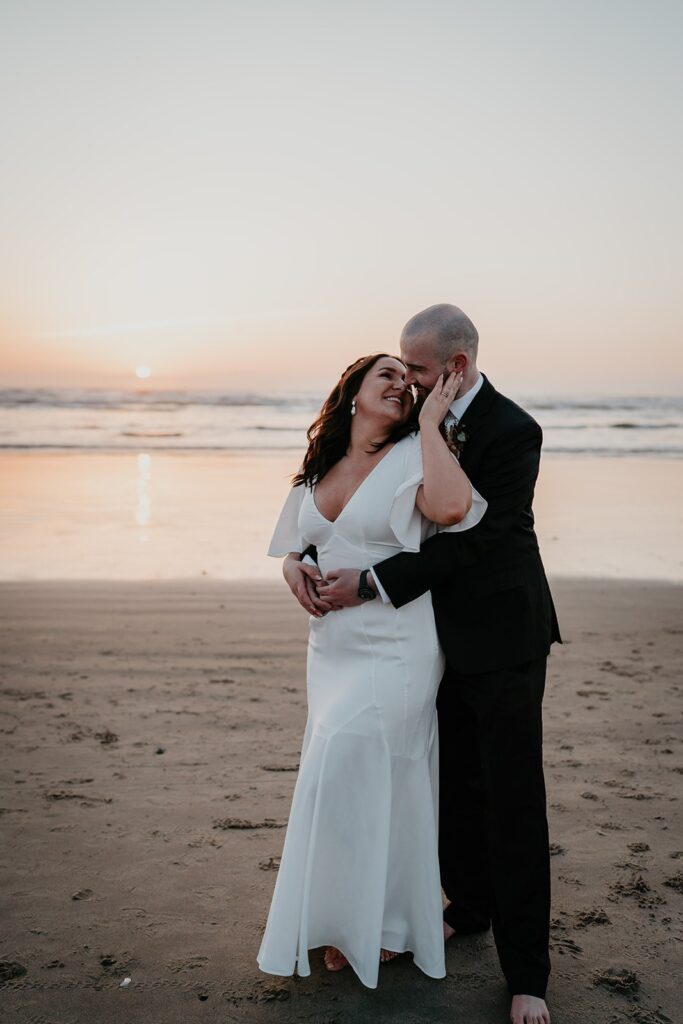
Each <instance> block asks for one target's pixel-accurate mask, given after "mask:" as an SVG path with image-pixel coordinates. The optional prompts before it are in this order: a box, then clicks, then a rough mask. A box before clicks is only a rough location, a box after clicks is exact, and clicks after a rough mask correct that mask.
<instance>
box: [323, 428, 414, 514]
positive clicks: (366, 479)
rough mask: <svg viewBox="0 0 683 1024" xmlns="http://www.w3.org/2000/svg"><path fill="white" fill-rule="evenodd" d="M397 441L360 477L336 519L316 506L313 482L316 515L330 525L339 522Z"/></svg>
mask: <svg viewBox="0 0 683 1024" xmlns="http://www.w3.org/2000/svg"><path fill="white" fill-rule="evenodd" d="M399 442H400V439H399V441H394V443H393V444H392V446H391V448H390V449H389V451H388V452H385V453H384V455H383V456H382V458H381V459H380V460H379V462H376V463H375V465H374V466H373V467H372V469H371V470H370V472H369V473H368V474H367V476H364V477H363V479H362V480H361V482H360V483H359V484H358V487H356V489H355V491H354V492H353V494H352V495H351V497H350V498H349V500H348V501H347V502H346V504H345V505H343V506H342V509H341V512H340V513H339V515H338V516H337V518H336V519H328V518H327V516H325V515H323V513H322V512H321V511H320V509H319V508H318V503H317V501H316V500H315V489H316V487H317V486H318V485H317V483H316V484H314V485H313V487H312V488H311V498H312V499H313V505H314V506H315V510H316V512H317V513H318V515H319V516H320V518H321V519H324V520H325V522H326V523H329V525H330V526H334V524H335V523H338V522H339V520H340V519H341V517H342V516H343V515H344V513H345V512H346V510H347V508H348V507H349V505H350V504H351V502H352V501H353V499H354V498H355V497H356V495H357V494H358V492H359V491H360V490H362V488H363V487H364V485H365V484H366V483H367V482H368V480H369V479H370V477H371V476H372V474H373V473H374V472H375V470H377V469H379V467H380V466H381V465H382V463H383V462H384V460H385V459H387V458H388V457H389V455H391V453H392V452H393V450H394V448H396V447H397V445H398V444H399Z"/></svg>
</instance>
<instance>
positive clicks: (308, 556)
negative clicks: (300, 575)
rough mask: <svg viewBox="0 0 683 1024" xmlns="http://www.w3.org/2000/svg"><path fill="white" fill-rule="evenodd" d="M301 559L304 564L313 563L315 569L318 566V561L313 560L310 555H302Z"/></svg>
mask: <svg viewBox="0 0 683 1024" xmlns="http://www.w3.org/2000/svg"><path fill="white" fill-rule="evenodd" d="M301 561H302V562H303V563H304V565H314V566H315V567H316V569H317V568H318V563H317V562H316V561H315V559H314V558H311V556H310V555H304V557H303V558H302V559H301Z"/></svg>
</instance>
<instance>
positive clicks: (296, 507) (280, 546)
mask: <svg viewBox="0 0 683 1024" xmlns="http://www.w3.org/2000/svg"><path fill="white" fill-rule="evenodd" d="M305 490H306V487H305V485H304V484H299V485H298V486H297V487H292V488H290V491H289V494H288V495H287V498H286V500H285V503H284V505H283V506H282V511H281V512H280V517H279V519H278V521H277V523H276V524H275V530H274V532H273V536H272V537H271V540H270V547H269V548H268V554H269V555H270V556H271V557H272V558H283V557H284V556H285V555H288V554H289V552H290V551H299V552H301V551H303V550H304V548H306V547H307V546H308V545H307V543H306V542H304V539H303V537H302V536H301V530H300V528H299V512H300V511H301V503H302V502H303V499H304V492H305Z"/></svg>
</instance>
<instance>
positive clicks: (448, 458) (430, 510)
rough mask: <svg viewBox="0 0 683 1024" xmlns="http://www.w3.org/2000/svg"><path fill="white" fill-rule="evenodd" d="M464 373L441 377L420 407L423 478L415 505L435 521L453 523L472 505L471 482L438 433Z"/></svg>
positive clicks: (444, 524)
mask: <svg viewBox="0 0 683 1024" xmlns="http://www.w3.org/2000/svg"><path fill="white" fill-rule="evenodd" d="M461 380H462V375H460V376H459V377H458V376H456V374H454V373H452V374H451V375H450V377H449V378H448V380H447V381H446V382H445V383H444V382H443V378H442V377H439V379H438V380H437V382H436V385H435V386H434V389H433V391H432V392H431V394H430V395H429V396H428V397H427V399H426V401H425V403H424V405H423V406H422V409H421V410H420V445H421V448H422V469H423V474H424V481H423V483H422V486H421V487H420V489H419V490H418V492H417V496H416V498H415V504H416V505H417V507H418V508H419V510H420V512H422V514H423V515H424V516H425V517H426V518H427V519H431V521H432V522H433V523H438V524H439V525H440V526H452V525H453V524H455V523H459V522H460V520H461V519H464V518H465V516H466V515H467V513H468V512H469V510H470V508H471V507H472V485H471V484H470V482H469V480H468V478H467V476H466V475H465V473H463V471H462V469H461V468H460V465H459V463H458V461H457V459H455V458H454V456H453V455H452V453H451V452H450V450H449V448H448V445H447V444H446V442H445V440H444V439H443V437H442V436H441V434H440V432H439V424H440V423H441V421H442V420H443V418H444V416H445V415H446V412H447V411H448V407H449V405H450V404H451V402H452V401H453V398H454V397H455V394H456V392H457V389H458V387H459V386H460V383H461Z"/></svg>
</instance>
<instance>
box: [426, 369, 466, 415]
mask: <svg viewBox="0 0 683 1024" xmlns="http://www.w3.org/2000/svg"><path fill="white" fill-rule="evenodd" d="M462 378H463V375H462V372H459V373H456V372H455V371H453V373H451V374H449V376H448V377H447V379H446V380H444V377H443V374H441V376H440V377H437V380H436V384H435V385H434V387H433V388H432V390H431V391H430V393H429V394H428V395H427V397H426V398H425V400H424V402H423V403H422V408H421V409H420V414H419V420H420V426H421V427H422V428H423V429H424V427H426V426H434V427H438V426H439V425H440V423H441V421H442V420H443V418H444V416H445V415H446V413H447V412H448V409H449V407H450V406H451V404H452V402H454V401H455V398H456V396H457V394H458V391H459V389H460V385H461V384H462Z"/></svg>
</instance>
